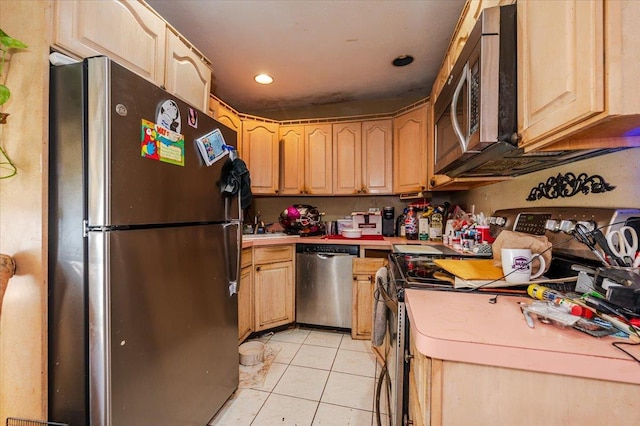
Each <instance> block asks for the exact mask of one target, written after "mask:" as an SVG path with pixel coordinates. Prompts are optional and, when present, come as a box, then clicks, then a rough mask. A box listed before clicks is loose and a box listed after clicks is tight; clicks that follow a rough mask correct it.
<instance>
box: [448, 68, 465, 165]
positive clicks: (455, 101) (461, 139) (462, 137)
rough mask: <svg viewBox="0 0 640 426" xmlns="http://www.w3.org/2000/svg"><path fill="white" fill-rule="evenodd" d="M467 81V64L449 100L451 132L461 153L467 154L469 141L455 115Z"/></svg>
mask: <svg viewBox="0 0 640 426" xmlns="http://www.w3.org/2000/svg"><path fill="white" fill-rule="evenodd" d="M468 79H469V64H468V63H467V64H465V65H464V69H463V70H462V76H461V77H460V81H458V85H457V86H456V90H455V91H454V92H453V98H452V99H451V108H450V109H451V123H452V124H453V131H454V132H455V134H456V136H457V137H458V142H460V147H461V148H462V153H463V154H464V153H465V152H467V145H468V144H469V139H468V138H467V137H465V135H464V134H463V133H462V128H461V127H460V123H458V116H457V115H456V105H457V104H458V97H459V96H460V92H462V87H463V86H464V82H465V81H467V80H468Z"/></svg>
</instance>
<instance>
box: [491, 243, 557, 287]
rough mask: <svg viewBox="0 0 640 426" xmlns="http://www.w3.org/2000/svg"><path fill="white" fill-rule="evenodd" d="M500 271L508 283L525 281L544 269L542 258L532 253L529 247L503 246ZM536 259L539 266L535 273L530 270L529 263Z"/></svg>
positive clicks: (533, 277)
mask: <svg viewBox="0 0 640 426" xmlns="http://www.w3.org/2000/svg"><path fill="white" fill-rule="evenodd" d="M501 254H502V273H503V274H504V276H505V280H506V281H507V282H510V283H526V282H529V281H530V280H532V279H535V278H538V277H539V276H541V275H542V274H543V273H544V271H545V269H546V266H547V265H546V262H545V260H544V258H543V257H542V256H541V255H539V254H536V255H532V254H531V250H530V249H522V248H503V249H502V250H501ZM534 260H537V261H538V263H539V267H538V269H537V271H536V272H535V273H532V272H531V264H532V262H533V261H534Z"/></svg>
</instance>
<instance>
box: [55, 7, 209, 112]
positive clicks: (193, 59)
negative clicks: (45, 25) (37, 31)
mask: <svg viewBox="0 0 640 426" xmlns="http://www.w3.org/2000/svg"><path fill="white" fill-rule="evenodd" d="M53 16H54V30H53V46H54V47H55V48H56V49H57V50H60V51H61V52H63V53H65V54H68V55H71V56H73V57H76V58H80V59H82V58H88V57H91V56H97V55H105V56H108V57H109V58H111V59H112V60H114V61H115V62H117V63H119V64H120V65H122V66H124V67H125V68H127V69H129V70H131V71H133V72H135V73H136V74H138V75H140V76H142V77H144V78H146V79H148V80H151V81H153V82H154V83H155V84H157V85H158V86H162V87H166V88H167V91H168V92H170V93H172V94H174V95H176V96H177V97H179V98H181V99H183V100H184V101H186V102H188V103H190V104H192V105H193V106H195V107H197V108H199V109H201V110H202V111H208V105H209V87H210V85H211V71H210V69H209V67H208V65H207V64H205V63H204V62H203V59H202V57H201V56H199V55H198V54H197V53H196V52H195V50H194V49H193V48H192V47H191V46H188V45H187V43H186V42H185V41H183V39H181V38H179V37H177V36H176V35H175V34H174V33H173V32H172V31H171V30H169V29H168V28H167V23H166V22H165V21H164V20H163V19H162V18H160V17H159V16H158V15H156V14H155V13H154V12H153V11H152V10H150V9H149V8H147V7H146V6H145V5H144V4H143V3H140V2H138V1H132V0H103V1H83V0H57V1H55V3H54V12H53Z"/></svg>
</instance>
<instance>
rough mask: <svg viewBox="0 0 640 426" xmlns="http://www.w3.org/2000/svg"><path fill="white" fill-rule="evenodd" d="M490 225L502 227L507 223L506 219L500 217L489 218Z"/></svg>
mask: <svg viewBox="0 0 640 426" xmlns="http://www.w3.org/2000/svg"><path fill="white" fill-rule="evenodd" d="M490 223H492V224H494V223H495V224H496V225H498V226H504V225H505V224H506V223H507V218H504V217H500V216H496V217H491V221H490Z"/></svg>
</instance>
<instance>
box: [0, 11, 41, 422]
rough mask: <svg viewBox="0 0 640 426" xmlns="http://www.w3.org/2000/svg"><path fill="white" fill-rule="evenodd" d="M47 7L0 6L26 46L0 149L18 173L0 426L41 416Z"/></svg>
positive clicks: (0, 187)
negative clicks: (13, 419) (14, 419)
mask: <svg viewBox="0 0 640 426" xmlns="http://www.w3.org/2000/svg"><path fill="white" fill-rule="evenodd" d="M49 23H50V8H49V2H48V1H30V0H21V1H7V0H0V28H2V29H3V30H4V31H5V32H6V33H7V34H9V35H10V36H12V37H15V38H17V39H19V40H21V41H23V42H25V43H26V44H27V45H29V49H28V50H26V51H23V52H20V53H18V54H16V55H14V56H13V57H12V58H11V64H10V66H9V68H8V72H7V70H4V72H6V74H5V76H6V85H7V86H8V87H9V89H10V90H11V92H12V96H11V99H10V100H9V102H8V103H6V104H5V105H4V106H3V112H6V113H9V114H11V116H10V117H9V118H8V123H7V124H4V125H0V144H2V146H3V147H4V149H5V150H6V151H7V152H8V153H9V155H10V156H11V158H12V160H13V161H14V163H15V164H16V165H17V166H18V175H17V176H14V177H12V178H9V179H2V180H0V252H2V253H5V254H8V255H11V256H13V257H14V259H15V260H16V264H17V272H16V275H15V276H14V277H13V278H12V279H10V280H9V286H8V289H7V293H6V295H5V300H4V305H3V309H2V317H1V318H0V422H1V424H3V425H4V424H5V423H6V420H5V418H6V417H7V416H16V417H23V418H27V419H45V418H46V399H47V396H46V356H47V352H46V349H47V348H46V337H45V336H46V328H45V327H46V295H47V292H46V276H47V274H46V271H47V264H46V244H47V241H46V235H47V227H46V218H47V215H46V194H47V179H46V176H47V157H48V155H47V149H48V147H47V141H48V137H47V133H48V121H47V116H48V114H47V111H48V105H47V99H48V91H49V72H48V70H49V68H48V67H49V63H48V60H47V57H48V54H49V46H50V40H49V25H50V24H49Z"/></svg>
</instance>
